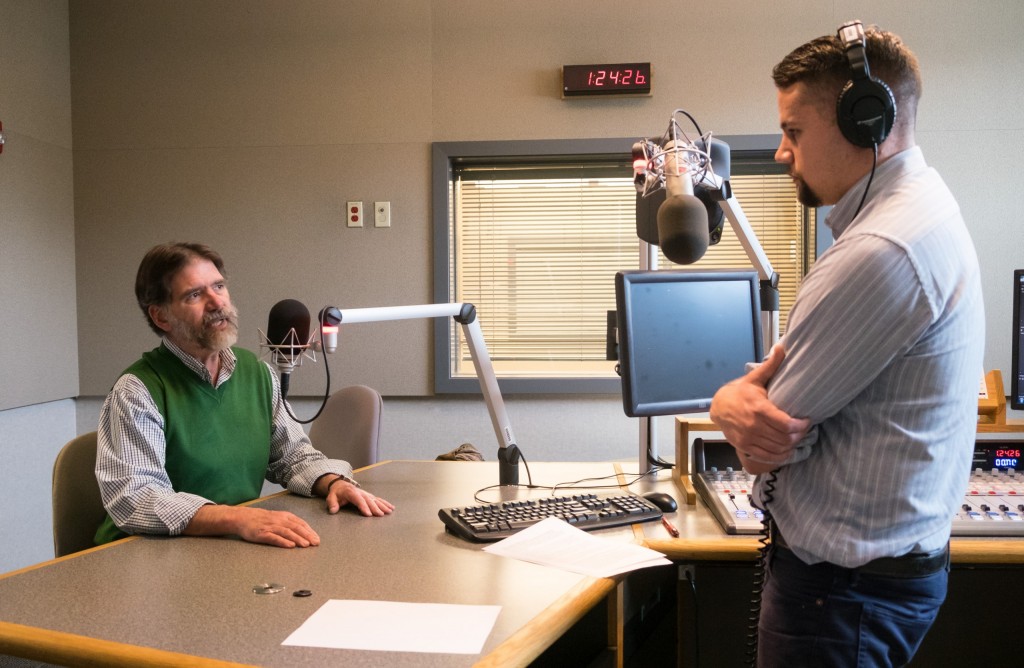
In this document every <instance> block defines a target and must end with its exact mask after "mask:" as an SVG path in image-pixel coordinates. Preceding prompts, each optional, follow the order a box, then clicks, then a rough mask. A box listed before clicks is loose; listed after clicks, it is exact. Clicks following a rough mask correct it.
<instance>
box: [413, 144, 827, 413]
mask: <svg viewBox="0 0 1024 668" xmlns="http://www.w3.org/2000/svg"><path fill="white" fill-rule="evenodd" d="M780 138H781V135H778V134H768V135H737V136H722V137H719V139H721V140H723V141H725V142H726V143H728V144H729V147H730V149H731V151H732V152H733V153H734V154H735V153H737V152H739V153H747V154H756V155H757V156H758V157H762V158H763V157H765V155H772V154H774V152H775V149H776V148H777V147H778V145H779V140H780ZM636 140H637V138H635V137H634V138H598V139H554V140H549V139H537V140H532V139H530V140H509V141H465V142H436V143H434V144H433V145H432V148H431V192H432V196H433V204H432V212H431V213H432V218H433V220H432V225H433V237H432V240H433V244H434V249H433V296H434V301H435V302H436V303H447V302H448V301H449V294H450V293H451V288H452V286H451V284H450V281H449V278H450V276H451V275H452V267H451V265H450V263H449V253H448V251H449V244H450V243H451V239H450V237H449V222H450V216H451V206H452V202H451V201H450V195H451V181H452V178H453V171H454V165H455V163H456V162H457V161H459V160H463V159H470V160H471V159H479V158H516V157H529V158H543V157H545V156H551V157H555V156H558V157H562V156H580V157H594V158H597V157H601V156H616V157H619V158H621V157H623V156H626V157H628V156H630V155H631V153H632V147H633V143H634V142H635V141H636ZM734 162H735V160H734ZM740 204H741V206H742V202H741V203H740ZM822 213H823V211H821V210H819V211H818V215H817V221H818V223H817V230H816V238H817V239H818V244H817V248H815V249H814V251H815V256H818V255H820V254H821V252H822V251H823V250H824V247H823V245H822V239H823V238H827V239H829V240H831V234H830V233H829V232H828V230H827V229H824V228H823V220H824V215H822ZM639 261H640V258H639V257H638V258H637V265H638V266H639ZM698 264H699V263H698ZM695 266H696V265H695ZM608 280H609V281H611V280H612V277H611V276H609V278H608ZM458 326H459V325H458V324H457V323H455V322H454V320H452V319H451V318H437V319H435V321H434V391H435V393H437V394H470V393H478V392H480V385H479V382H478V381H477V379H475V378H462V377H453V376H452V375H451V360H450V359H449V351H450V350H451V337H452V336H453V335H454V333H455V328H456V327H458ZM498 384H499V387H500V389H501V392H502V393H503V394H609V395H612V394H619V393H621V388H622V386H621V381H620V379H618V378H584V377H573V376H564V377H558V378H550V377H546V378H521V377H519V378H499V379H498Z"/></svg>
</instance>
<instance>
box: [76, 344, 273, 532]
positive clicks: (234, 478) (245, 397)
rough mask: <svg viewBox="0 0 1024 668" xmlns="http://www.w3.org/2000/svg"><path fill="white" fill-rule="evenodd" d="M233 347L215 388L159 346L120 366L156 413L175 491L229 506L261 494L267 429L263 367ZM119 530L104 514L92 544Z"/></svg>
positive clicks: (268, 389) (268, 388)
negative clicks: (226, 374)
mask: <svg viewBox="0 0 1024 668" xmlns="http://www.w3.org/2000/svg"><path fill="white" fill-rule="evenodd" d="M233 350H234V353H235V357H236V360H237V363H236V365H235V370H234V371H233V372H232V374H231V378H230V379H228V381H227V382H225V383H222V384H221V386H220V387H218V388H214V387H213V386H212V385H210V384H209V383H207V382H206V381H205V380H203V379H202V378H201V377H199V376H198V375H197V374H196V373H195V372H194V371H192V370H191V369H189V368H188V367H187V366H185V364H184V363H183V362H182V361H181V360H180V359H178V357H177V356H175V354H174V353H172V352H171V351H170V350H168V349H167V348H166V347H165V346H160V347H158V348H155V349H154V350H151V351H149V352H147V353H144V354H143V356H142V359H141V360H139V361H138V362H136V363H135V364H133V365H132V366H130V367H129V368H128V369H127V370H126V371H125V373H130V374H132V375H134V376H136V377H137V378H138V379H139V380H141V381H142V382H143V384H145V386H146V388H147V389H148V390H149V393H150V395H151V396H152V397H153V401H154V403H156V406H157V408H158V409H159V410H160V414H161V415H162V416H163V419H164V437H165V440H166V443H167V451H166V461H165V469H166V470H167V475H168V476H169V477H170V479H171V485H172V486H173V487H174V491H176V492H188V493H191V494H196V495H198V496H202V497H204V498H206V499H209V500H211V501H213V502H215V503H223V504H229V505H234V504H238V503H242V502H244V501H250V500H252V499H255V498H256V497H258V496H259V495H260V491H261V490H262V488H263V479H264V476H265V475H266V471H267V465H268V464H269V462H270V435H271V430H272V428H273V426H272V410H271V408H272V405H273V384H272V381H271V379H270V374H269V373H268V372H267V368H266V366H265V365H264V364H263V363H262V362H260V361H259V359H258V358H257V357H256V356H255V355H254V354H253V353H251V352H249V351H248V350H244V349H240V348H234V349H233ZM126 535H127V534H125V533H123V532H122V531H120V530H119V529H118V528H117V526H116V525H115V524H114V522H113V520H111V519H110V517H109V516H108V517H107V518H106V520H104V522H103V524H102V525H101V526H100V528H99V530H98V531H97V532H96V543H97V544H102V543H106V542H109V541H111V540H116V539H118V538H123V537H124V536H126Z"/></svg>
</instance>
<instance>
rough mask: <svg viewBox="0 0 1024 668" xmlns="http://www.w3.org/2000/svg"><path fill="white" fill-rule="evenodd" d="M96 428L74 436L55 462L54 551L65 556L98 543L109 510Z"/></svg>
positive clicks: (60, 555)
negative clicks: (103, 496)
mask: <svg viewBox="0 0 1024 668" xmlns="http://www.w3.org/2000/svg"><path fill="white" fill-rule="evenodd" d="M95 468H96V432H94V431H92V432H89V433H88V434H82V435H81V436H79V437H77V438H74V439H72V440H71V441H69V442H68V443H67V445H65V446H64V447H63V448H61V451H60V452H59V453H58V454H57V460H56V461H55V462H54V463H53V492H52V503H53V553H54V556H57V557H62V556H64V555H65V554H71V553H72V552H78V551H79V550H84V549H86V548H90V547H94V546H95V543H94V542H93V537H94V536H95V534H96V529H97V528H98V527H99V526H100V523H101V522H103V518H104V517H106V514H107V511H106V510H104V508H103V501H102V499H101V498H100V487H99V484H98V483H97V482H96V472H95Z"/></svg>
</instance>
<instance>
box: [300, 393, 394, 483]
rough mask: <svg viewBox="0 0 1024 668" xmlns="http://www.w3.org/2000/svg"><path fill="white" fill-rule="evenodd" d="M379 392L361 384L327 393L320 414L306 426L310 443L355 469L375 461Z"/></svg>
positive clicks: (378, 419)
mask: <svg viewBox="0 0 1024 668" xmlns="http://www.w3.org/2000/svg"><path fill="white" fill-rule="evenodd" d="M383 411H384V401H383V400H382V399H381V397H380V393H378V392H377V390H375V389H373V388H372V387H367V386H365V385H350V386H349V387H343V388H341V389H340V390H338V391H336V392H334V393H333V394H331V396H330V397H328V399H327V405H325V406H324V410H323V412H322V413H320V417H318V418H317V419H316V420H314V421H313V424H312V425H311V426H310V428H309V439H310V440H311V441H313V446H314V447H316V449H317V450H319V451H320V452H322V453H324V454H325V455H327V456H328V457H330V458H331V459H344V460H345V461H347V462H348V463H349V464H351V465H352V468H354V469H358V468H362V467H364V466H369V465H370V464H376V463H377V461H378V454H379V446H378V442H379V439H380V422H381V415H382V413H383Z"/></svg>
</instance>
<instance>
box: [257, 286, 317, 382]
mask: <svg viewBox="0 0 1024 668" xmlns="http://www.w3.org/2000/svg"><path fill="white" fill-rule="evenodd" d="M264 337H265V339H266V342H265V344H264V345H266V347H267V348H269V349H270V351H271V361H273V362H274V364H276V365H277V370H278V373H280V374H281V397H282V398H285V397H287V396H288V383H289V379H290V376H291V372H292V370H293V369H294V368H295V365H296V362H297V361H299V356H300V355H302V353H303V352H304V351H306V350H307V349H308V348H309V347H310V345H311V344H312V337H311V336H310V333H309V309H307V308H306V306H305V304H303V303H302V302H300V301H298V300H295V299H282V300H281V301H279V302H277V303H276V304H274V306H273V308H271V309H270V315H269V317H268V318H267V333H266V334H265V335H264Z"/></svg>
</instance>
